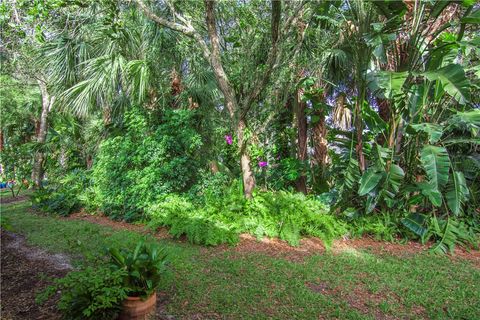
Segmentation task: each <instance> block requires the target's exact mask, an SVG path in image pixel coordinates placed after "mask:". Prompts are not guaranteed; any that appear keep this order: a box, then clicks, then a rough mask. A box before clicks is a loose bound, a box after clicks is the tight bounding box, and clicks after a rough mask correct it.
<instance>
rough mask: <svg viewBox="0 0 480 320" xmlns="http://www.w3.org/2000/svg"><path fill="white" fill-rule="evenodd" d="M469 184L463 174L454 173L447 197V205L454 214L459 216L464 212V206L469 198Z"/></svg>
mask: <svg viewBox="0 0 480 320" xmlns="http://www.w3.org/2000/svg"><path fill="white" fill-rule="evenodd" d="M468 193H469V192H468V188H467V182H466V181H465V176H464V175H463V173H462V172H458V171H454V172H453V179H452V182H451V183H450V186H449V190H448V191H447V194H446V195H445V197H446V198H447V204H448V207H449V208H450V210H452V212H453V214H455V215H457V214H459V213H460V212H461V211H462V206H463V204H464V202H465V200H467V197H468Z"/></svg>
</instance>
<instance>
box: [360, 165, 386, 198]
mask: <svg viewBox="0 0 480 320" xmlns="http://www.w3.org/2000/svg"><path fill="white" fill-rule="evenodd" d="M382 177H383V172H379V171H378V169H377V168H375V167H371V168H368V169H367V171H365V173H364V174H363V176H362V178H361V179H360V187H359V188H358V195H360V196H364V195H366V194H367V193H369V192H370V191H372V190H373V188H375V187H376V186H377V185H378V183H379V182H380V180H381V179H382Z"/></svg>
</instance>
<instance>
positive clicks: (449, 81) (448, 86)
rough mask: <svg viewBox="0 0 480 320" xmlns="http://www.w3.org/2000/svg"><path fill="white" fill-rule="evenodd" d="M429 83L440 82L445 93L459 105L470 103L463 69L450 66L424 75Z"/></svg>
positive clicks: (468, 85) (468, 87) (453, 65)
mask: <svg viewBox="0 0 480 320" xmlns="http://www.w3.org/2000/svg"><path fill="white" fill-rule="evenodd" d="M424 75H425V77H427V79H428V80H430V81H437V80H438V81H440V83H441V84H442V85H443V87H444V89H445V91H446V92H447V93H448V94H449V95H451V96H452V97H453V98H455V100H457V101H458V102H459V103H461V104H465V103H467V102H469V101H470V91H471V90H470V81H468V79H467V77H466V76H465V71H464V70H463V67H462V66H460V65H458V64H450V65H448V66H445V67H443V68H440V69H437V70H435V71H427V72H425V73H424Z"/></svg>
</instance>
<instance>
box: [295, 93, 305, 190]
mask: <svg viewBox="0 0 480 320" xmlns="http://www.w3.org/2000/svg"><path fill="white" fill-rule="evenodd" d="M301 95H302V93H301V91H300V90H297V93H296V98H295V101H296V102H295V107H296V108H295V112H296V118H297V159H298V160H299V161H300V162H302V164H304V163H305V160H306V159H307V117H306V115H305V108H306V103H305V102H304V101H302V100H301ZM295 185H296V189H297V191H298V192H302V193H304V194H307V177H306V176H305V171H304V170H303V169H302V171H301V172H300V176H299V177H298V179H297V181H296V183H295Z"/></svg>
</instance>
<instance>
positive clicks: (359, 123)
mask: <svg viewBox="0 0 480 320" xmlns="http://www.w3.org/2000/svg"><path fill="white" fill-rule="evenodd" d="M357 79H359V80H357V83H358V85H357V88H358V95H357V101H356V102H355V123H354V125H355V131H356V138H357V145H356V146H355V151H356V152H357V157H358V164H359V167H360V172H362V173H363V172H364V171H365V167H366V163H365V156H364V154H363V120H362V107H363V102H364V100H365V93H366V83H365V79H363V75H361V74H358V75H357Z"/></svg>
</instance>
